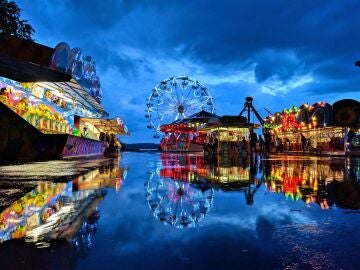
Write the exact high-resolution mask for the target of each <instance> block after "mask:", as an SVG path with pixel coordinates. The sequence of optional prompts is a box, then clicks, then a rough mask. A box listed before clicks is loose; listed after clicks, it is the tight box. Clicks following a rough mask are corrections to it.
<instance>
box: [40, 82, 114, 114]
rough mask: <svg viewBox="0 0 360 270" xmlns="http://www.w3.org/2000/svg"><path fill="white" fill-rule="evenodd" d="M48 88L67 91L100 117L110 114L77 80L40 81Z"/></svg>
mask: <svg viewBox="0 0 360 270" xmlns="http://www.w3.org/2000/svg"><path fill="white" fill-rule="evenodd" d="M40 84H41V85H43V86H44V87H46V88H50V89H56V90H58V91H59V92H60V93H61V92H63V91H65V93H66V94H68V95H69V96H70V97H72V98H73V99H75V101H76V102H78V103H80V105H82V107H84V108H86V109H87V110H90V111H92V112H94V113H95V114H96V115H97V116H98V117H107V116H109V114H108V113H107V112H106V111H105V110H104V108H103V107H102V106H101V105H100V104H99V103H98V102H97V101H96V100H95V99H94V98H93V97H92V96H91V95H90V94H89V93H88V92H87V91H85V90H84V88H82V87H81V85H80V84H79V83H78V82H77V81H76V80H75V79H71V80H70V81H67V82H42V83H40Z"/></svg>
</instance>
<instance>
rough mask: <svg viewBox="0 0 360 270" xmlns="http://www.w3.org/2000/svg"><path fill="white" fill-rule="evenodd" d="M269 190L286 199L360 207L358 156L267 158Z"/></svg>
mask: <svg viewBox="0 0 360 270" xmlns="http://www.w3.org/2000/svg"><path fill="white" fill-rule="evenodd" d="M264 166H265V174H264V181H265V185H266V188H267V190H269V191H271V192H276V193H283V194H284V195H285V197H286V198H287V199H292V200H302V201H304V202H305V203H306V204H310V203H315V204H318V205H319V206H320V208H321V209H329V208H331V206H333V205H336V206H338V207H342V208H347V209H360V181H359V180H360V178H359V177H358V176H359V160H356V159H352V160H351V159H346V160H343V159H340V160H328V159H323V160H321V159H314V160H303V159H293V160H271V161H270V160H267V161H265V162H264Z"/></svg>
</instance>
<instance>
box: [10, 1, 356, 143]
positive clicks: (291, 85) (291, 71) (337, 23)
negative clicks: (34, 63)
mask: <svg viewBox="0 0 360 270" xmlns="http://www.w3.org/2000/svg"><path fill="white" fill-rule="evenodd" d="M16 2H17V4H18V6H19V7H20V8H21V9H22V15H21V17H22V18H23V19H26V20H28V21H29V23H30V24H31V25H32V26H33V27H34V29H35V30H36V33H35V36H34V38H35V41H36V42H38V43H41V44H44V45H47V46H50V47H55V46H56V45H57V44H58V43H60V42H62V41H65V42H67V43H68V44H69V45H70V47H71V48H73V47H80V48H82V50H83V53H84V54H85V55H91V56H92V57H93V58H94V59H95V61H96V68H97V74H98V75H99V77H100V80H101V84H102V91H103V105H104V107H105V108H106V110H107V111H108V112H109V113H110V116H111V117H114V116H120V117H121V118H122V119H123V120H124V122H125V123H126V124H127V126H128V128H129V130H130V132H131V136H130V137H128V136H126V137H123V138H122V141H125V142H128V143H133V142H158V140H156V139H153V137H152V132H151V131H150V130H148V129H147V128H146V125H147V123H146V119H145V117H144V113H145V111H144V110H145V100H146V98H147V97H148V96H149V94H150V91H151V90H152V88H153V87H154V86H155V85H156V84H158V83H159V82H160V81H162V80H164V79H166V78H169V77H171V76H180V75H187V76H190V77H192V78H195V79H197V80H199V81H200V82H202V83H204V84H206V85H207V86H208V87H209V88H210V89H211V90H210V92H211V94H212V96H213V97H214V103H215V107H216V113H217V114H220V115H235V114H238V113H239V112H240V111H241V109H242V108H243V104H244V98H245V97H246V96H253V97H254V106H255V107H256V108H257V109H258V111H259V113H260V114H261V115H262V116H263V117H265V116H267V112H266V111H265V110H264V108H267V109H268V110H270V111H272V112H276V111H281V110H282V109H283V108H286V107H291V106H293V105H297V106H299V105H301V104H303V103H309V104H313V103H315V102H317V101H326V102H328V103H331V104H332V103H334V102H335V101H337V100H339V99H343V98H351V99H356V100H360V68H357V67H355V66H354V62H355V61H356V60H358V59H360V16H359V10H360V1H350V0H343V1H325V0H324V1H317V0H309V1H308V0H303V1H294V0H277V1H265V0H264V1H258V0H251V1H240V0H239V1H236V0H232V1H230V0H222V1H212V0H194V1H176V0H171V1H166V0H163V1H157V0H145V1H141V0H129V1H120V0H102V1H96V0H63V1H60V0H57V1H47V0H31V1H26V0H19V1H16Z"/></svg>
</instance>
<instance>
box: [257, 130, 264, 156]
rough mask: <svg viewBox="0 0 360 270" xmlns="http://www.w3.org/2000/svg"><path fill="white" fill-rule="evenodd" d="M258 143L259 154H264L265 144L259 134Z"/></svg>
mask: <svg viewBox="0 0 360 270" xmlns="http://www.w3.org/2000/svg"><path fill="white" fill-rule="evenodd" d="M258 142H259V150H260V153H263V152H264V143H265V141H264V139H263V137H262V136H261V134H259V139H258Z"/></svg>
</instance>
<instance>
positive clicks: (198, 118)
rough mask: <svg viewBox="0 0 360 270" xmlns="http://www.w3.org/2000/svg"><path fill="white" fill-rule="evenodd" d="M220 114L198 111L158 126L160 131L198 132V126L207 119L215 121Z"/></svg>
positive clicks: (207, 120) (206, 121)
mask: <svg viewBox="0 0 360 270" xmlns="http://www.w3.org/2000/svg"><path fill="white" fill-rule="evenodd" d="M219 117H220V116H218V115H216V114H213V113H209V112H207V111H204V110H202V111H200V112H197V113H194V114H192V115H190V116H189V117H187V118H184V119H179V120H176V121H174V122H172V123H170V124H165V125H162V126H161V127H160V131H162V132H165V133H168V132H184V133H187V132H188V133H192V132H198V129H197V128H198V127H199V126H200V125H202V124H205V123H208V122H209V121H217V119H218V118H219Z"/></svg>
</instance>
